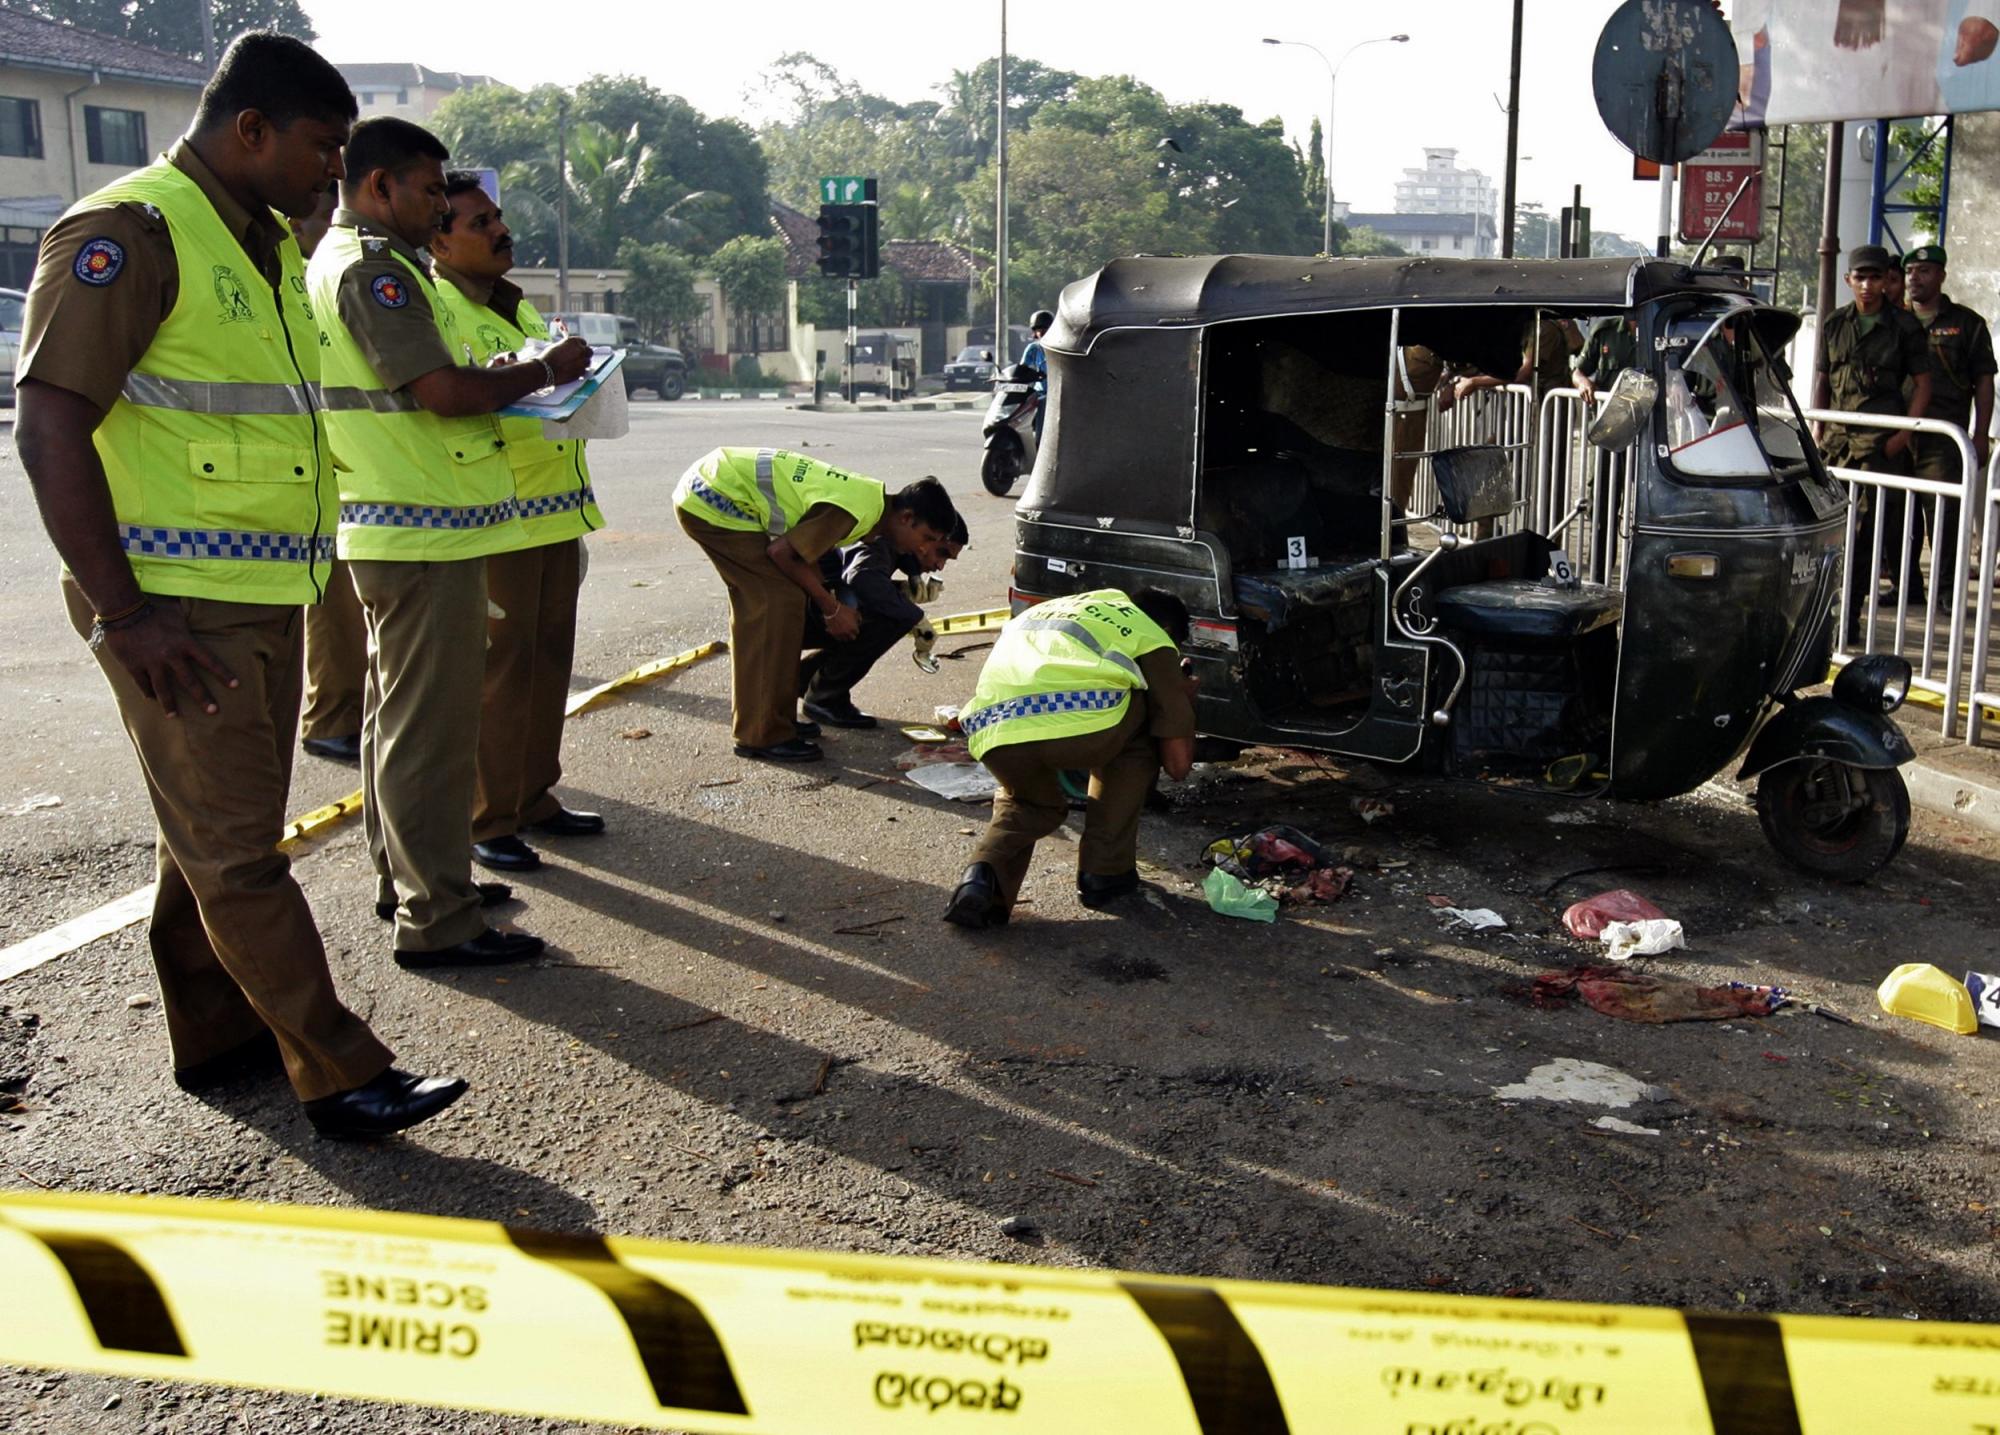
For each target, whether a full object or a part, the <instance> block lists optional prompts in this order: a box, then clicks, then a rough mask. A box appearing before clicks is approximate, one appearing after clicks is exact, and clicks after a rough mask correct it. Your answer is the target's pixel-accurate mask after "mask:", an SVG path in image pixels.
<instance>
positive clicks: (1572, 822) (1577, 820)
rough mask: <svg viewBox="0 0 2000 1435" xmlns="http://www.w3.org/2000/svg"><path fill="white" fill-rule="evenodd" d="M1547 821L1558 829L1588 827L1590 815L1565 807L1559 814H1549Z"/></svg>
mask: <svg viewBox="0 0 2000 1435" xmlns="http://www.w3.org/2000/svg"><path fill="white" fill-rule="evenodd" d="M1548 820H1549V821H1550V822H1553V823H1555V824H1556V826H1558V827H1588V826H1590V814H1589V813H1588V812H1579V811H1577V809H1576V808H1574V807H1565V808H1563V809H1562V810H1561V811H1559V812H1551V813H1550V814H1549V817H1548Z"/></svg>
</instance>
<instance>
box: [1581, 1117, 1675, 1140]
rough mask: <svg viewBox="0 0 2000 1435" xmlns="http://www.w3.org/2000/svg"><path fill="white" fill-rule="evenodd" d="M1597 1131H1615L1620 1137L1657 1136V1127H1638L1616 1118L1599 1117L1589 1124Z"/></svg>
mask: <svg viewBox="0 0 2000 1435" xmlns="http://www.w3.org/2000/svg"><path fill="white" fill-rule="evenodd" d="M1590 1124H1591V1125H1592V1126H1595V1127H1596V1128H1597V1129H1598V1130H1599V1131H1616V1132H1617V1133H1618V1134H1619V1135H1621V1136H1657V1135H1659V1134H1660V1128H1659V1127H1657V1126H1639V1125H1636V1124H1634V1123H1633V1122H1630V1121H1621V1120H1619V1119H1618V1118H1617V1117H1616V1116H1600V1117H1598V1118H1597V1119H1596V1120H1595V1121H1593V1122H1591V1123H1590Z"/></svg>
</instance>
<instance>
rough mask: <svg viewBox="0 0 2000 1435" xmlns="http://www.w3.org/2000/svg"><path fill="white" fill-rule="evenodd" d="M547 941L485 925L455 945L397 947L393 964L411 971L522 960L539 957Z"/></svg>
mask: <svg viewBox="0 0 2000 1435" xmlns="http://www.w3.org/2000/svg"><path fill="white" fill-rule="evenodd" d="M547 946H548V943H547V942H545V941H543V940H542V939H541V938H540V937H531V936H529V935H528V934H527V933H526V932H501V931H496V930H495V929H494V928H492V927H488V928H487V929H486V930H485V931H483V932H481V933H480V934H479V935H478V936H476V937H473V938H470V939H469V940H467V941H463V942H459V943H458V944H457V945H455V946H450V947H438V948H435V949H434V950H432V951H428V952H408V951H404V950H403V949H402V948H401V947H398V948H397V949H396V965H397V966H399V967H406V968H408V969H409V970H411V971H421V970H423V969H424V968H426V967H495V966H499V965H500V964H501V963H502V962H525V961H527V960H528V958H530V957H538V956H540V955H541V954H542V951H543V949H544V948H545V947H547Z"/></svg>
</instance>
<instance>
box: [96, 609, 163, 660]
mask: <svg viewBox="0 0 2000 1435" xmlns="http://www.w3.org/2000/svg"><path fill="white" fill-rule="evenodd" d="M152 611H153V602H152V599H150V598H141V599H140V600H139V601H138V602H137V603H136V604H134V605H133V606H132V607H130V608H123V609H120V610H119V611H118V612H116V613H113V614H111V615H110V616H109V617H103V616H96V617H93V618H92V619H91V623H90V636H89V637H88V638H86V639H85V640H84V642H85V643H86V644H87V645H88V647H89V648H90V651H91V652H93V653H94V652H96V651H97V650H98V649H99V648H101V647H103V646H104V635H105V634H106V633H115V632H117V631H118V630H119V629H120V628H129V627H131V626H132V625H133V624H135V623H140V622H143V621H145V619H146V618H147V617H148V616H149V615H150V614H151V613H152Z"/></svg>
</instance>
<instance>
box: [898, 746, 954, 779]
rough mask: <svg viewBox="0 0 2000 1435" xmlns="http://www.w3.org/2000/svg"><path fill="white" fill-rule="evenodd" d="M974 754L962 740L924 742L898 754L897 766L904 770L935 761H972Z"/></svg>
mask: <svg viewBox="0 0 2000 1435" xmlns="http://www.w3.org/2000/svg"><path fill="white" fill-rule="evenodd" d="M970 761H972V754H971V752H970V751H968V750H967V748H966V746H965V744H964V743H962V742H937V743H922V744H920V745H918V746H916V747H913V748H911V749H910V750H909V751H908V752H903V753H898V754H897V755H896V766H897V767H898V768H900V769H901V770H902V771H904V772H908V771H909V770H910V769H911V768H913V767H923V766H926V765H927V764H929V763H933V762H970Z"/></svg>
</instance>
